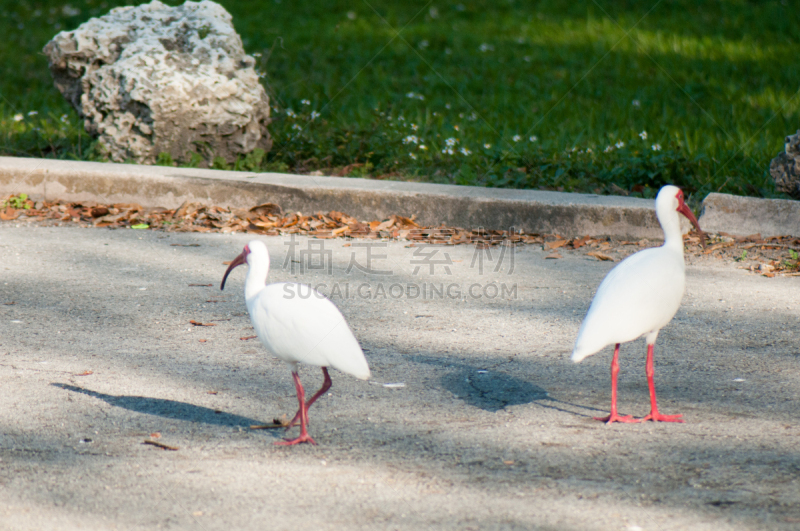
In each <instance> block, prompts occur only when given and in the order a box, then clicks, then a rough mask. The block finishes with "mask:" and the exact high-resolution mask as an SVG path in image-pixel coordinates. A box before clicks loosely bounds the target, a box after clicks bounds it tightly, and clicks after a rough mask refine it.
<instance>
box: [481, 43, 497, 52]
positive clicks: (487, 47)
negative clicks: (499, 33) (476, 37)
mask: <svg viewBox="0 0 800 531" xmlns="http://www.w3.org/2000/svg"><path fill="white" fill-rule="evenodd" d="M478 50H480V51H482V52H491V51H492V50H494V46H492V45H491V44H486V43H485V42H484V43H483V44H481V45H480V46H479V47H478Z"/></svg>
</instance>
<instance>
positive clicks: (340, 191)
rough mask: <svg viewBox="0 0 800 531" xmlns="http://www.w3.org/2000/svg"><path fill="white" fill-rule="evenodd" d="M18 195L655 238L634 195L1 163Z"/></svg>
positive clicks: (741, 230)
mask: <svg viewBox="0 0 800 531" xmlns="http://www.w3.org/2000/svg"><path fill="white" fill-rule="evenodd" d="M20 192H25V193H27V194H28V195H30V196H31V197H33V198H34V199H50V200H52V199H63V200H66V201H87V200H93V201H97V202H109V203H139V204H141V205H143V206H146V207H156V206H161V207H166V208H176V207H178V206H179V205H180V204H181V203H183V202H184V201H200V202H204V203H208V204H215V205H220V206H226V207H233V208H247V207H251V206H254V205H257V204H261V203H269V202H271V203H277V204H279V205H281V207H283V208H284V210H288V211H302V212H305V213H314V212H318V211H329V210H340V211H342V212H346V213H348V214H350V215H352V216H355V217H356V218H358V219H368V220H375V219H385V218H387V217H388V216H390V215H392V214H403V215H408V216H410V215H412V214H415V215H416V216H417V220H418V221H419V222H420V223H422V224H425V225H438V224H440V223H445V224H447V225H450V226H459V227H469V228H477V227H485V228H487V229H505V228H508V227H516V228H517V229H521V230H525V231H528V232H539V233H549V234H552V233H556V234H560V235H562V236H565V237H571V236H583V235H587V234H588V235H592V236H615V237H620V238H628V239H638V238H662V237H663V234H662V232H661V228H660V226H659V224H658V220H657V219H656V216H655V210H654V205H653V201H650V200H646V199H638V198H633V197H622V196H599V195H591V194H570V193H561V192H544V191H538V190H507V189H500V188H480V187H473V186H456V185H449V184H428V183H411V182H400V181H374V180H369V179H356V178H344V177H312V176H307V175H287V174H278V173H246V172H231V171H219V170H204V169H191V168H170V167H162V166H139V165H130V164H112V163H99V162H76V161H62V160H52V159H32V158H17V157H0V194H12V193H20ZM700 223H701V227H703V229H704V230H709V231H723V232H729V233H731V234H754V233H756V232H760V233H761V234H762V235H763V236H773V235H787V234H792V235H797V236H800V202H797V201H788V200H775V199H756V198H748V197H737V196H729V195H725V194H710V195H709V196H708V197H707V198H706V200H705V201H704V202H703V214H702V216H701V218H700ZM685 228H686V229H688V224H687V225H685Z"/></svg>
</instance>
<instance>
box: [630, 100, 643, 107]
mask: <svg viewBox="0 0 800 531" xmlns="http://www.w3.org/2000/svg"><path fill="white" fill-rule="evenodd" d="M631 105H633V106H634V107H641V106H642V104H641V102H640V101H639V100H633V101H632V102H631Z"/></svg>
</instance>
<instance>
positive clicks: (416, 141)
mask: <svg viewBox="0 0 800 531" xmlns="http://www.w3.org/2000/svg"><path fill="white" fill-rule="evenodd" d="M403 144H419V138H417V135H408V136H407V137H405V138H404V139H403Z"/></svg>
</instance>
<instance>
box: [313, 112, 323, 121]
mask: <svg viewBox="0 0 800 531" xmlns="http://www.w3.org/2000/svg"><path fill="white" fill-rule="evenodd" d="M320 116H321V115H320V114H319V113H318V112H317V111H311V119H312V120H316V119H317V118H319V117H320Z"/></svg>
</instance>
